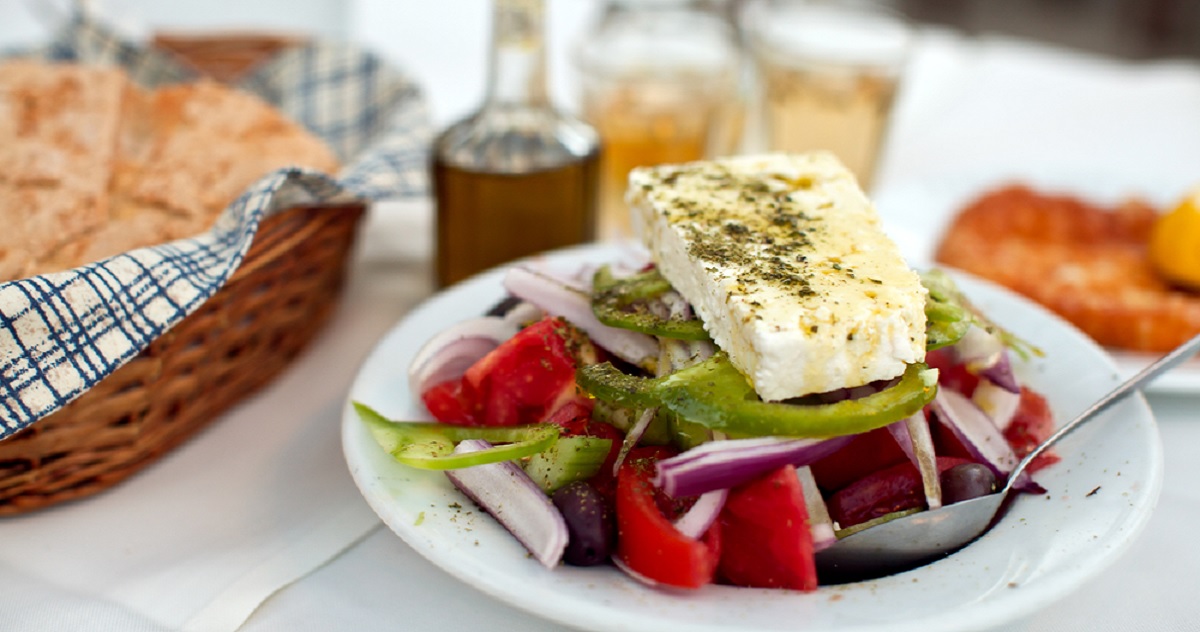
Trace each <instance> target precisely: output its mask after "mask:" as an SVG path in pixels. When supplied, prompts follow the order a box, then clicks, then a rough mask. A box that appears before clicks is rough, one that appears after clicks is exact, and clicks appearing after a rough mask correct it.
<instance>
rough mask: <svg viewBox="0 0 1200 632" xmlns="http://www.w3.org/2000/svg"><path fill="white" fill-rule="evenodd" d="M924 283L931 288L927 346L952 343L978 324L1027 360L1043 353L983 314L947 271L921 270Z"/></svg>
mask: <svg viewBox="0 0 1200 632" xmlns="http://www.w3.org/2000/svg"><path fill="white" fill-rule="evenodd" d="M921 284H922V285H924V286H925V289H927V290H929V300H927V301H925V319H926V321H927V324H926V326H925V335H926V344H925V348H926V349H928V350H930V351H932V350H933V349H937V348H939V347H945V346H948V345H952V344H954V343H956V342H958V341H959V340H961V339H962V337H963V336H964V335H966V333H967V330H968V329H970V328H971V325H976V326H979V327H982V328H984V329H986V330H987V331H989V332H991V333H993V334H995V335H996V336H998V337H999V338H1000V341H1001V342H1003V343H1004V346H1006V347H1008V348H1009V349H1012V350H1013V351H1014V352H1015V353H1016V354H1017V355H1019V356H1021V357H1022V358H1024V359H1026V360H1027V359H1029V358H1030V356H1034V355H1036V356H1041V355H1043V353H1042V350H1041V349H1039V348H1037V347H1036V346H1034V345H1032V344H1030V343H1028V342H1026V341H1025V340H1023V339H1021V338H1020V337H1018V336H1017V335H1016V334H1014V333H1012V332H1010V331H1008V330H1007V329H1004V328H1003V327H1001V326H999V325H997V324H996V323H993V322H992V321H991V320H989V319H988V318H987V317H986V316H984V315H983V314H982V313H981V312H980V311H979V310H978V309H976V308H975V306H974V305H972V304H971V301H970V300H969V299H968V298H967V297H966V295H965V294H963V293H962V290H960V289H958V285H957V284H956V283H955V282H954V279H952V278H950V275H948V274H946V272H945V271H944V270H939V269H937V268H933V269H930V270H926V271H925V272H923V273H921Z"/></svg>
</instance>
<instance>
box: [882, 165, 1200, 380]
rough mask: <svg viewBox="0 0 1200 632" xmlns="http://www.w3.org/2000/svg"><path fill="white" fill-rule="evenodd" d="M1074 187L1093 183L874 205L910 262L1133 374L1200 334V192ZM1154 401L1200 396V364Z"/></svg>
mask: <svg viewBox="0 0 1200 632" xmlns="http://www.w3.org/2000/svg"><path fill="white" fill-rule="evenodd" d="M1078 181H1079V182H1084V183H1087V184H1086V185H1085V186H1071V185H1070V184H1069V183H1066V182H1069V181H1053V180H1047V179H1038V178H1019V177H1016V178H1014V177H1009V178H994V179H991V180H985V179H972V182H973V183H974V184H972V185H971V186H965V184H964V182H956V183H954V184H952V185H944V186H938V185H935V184H928V183H926V184H923V185H916V186H911V187H906V188H902V189H901V188H897V189H893V190H892V191H890V192H886V191H885V192H881V194H880V195H879V196H877V203H878V206H879V209H880V213H881V215H882V216H883V217H885V219H886V221H887V222H888V223H890V224H892V225H893V226H895V227H897V232H898V233H900V234H901V237H900V238H899V241H900V243H901V244H902V248H904V249H905V254H906V255H908V256H909V257H912V258H913V259H916V260H924V261H933V262H935V263H937V264H939V265H944V266H950V267H954V268H958V269H960V270H964V271H966V272H969V273H971V274H973V275H975V276H978V277H982V278H985V279H988V280H990V281H992V282H994V283H997V284H999V285H1002V286H1004V287H1007V288H1009V289H1011V290H1013V291H1016V292H1018V293H1020V294H1022V295H1024V296H1026V297H1028V298H1031V299H1033V300H1034V301H1036V302H1038V303H1040V304H1042V305H1043V306H1045V307H1047V308H1048V309H1050V310H1051V311H1053V312H1055V313H1056V314H1058V315H1059V316H1061V317H1062V318H1063V319H1065V320H1067V321H1068V322H1070V323H1072V324H1073V325H1075V326H1076V327H1078V328H1079V329H1080V330H1082V331H1083V332H1084V333H1086V334H1087V335H1088V336H1090V337H1091V338H1092V339H1094V340H1096V341H1097V342H1098V343H1100V344H1101V345H1103V346H1104V347H1105V348H1106V349H1108V350H1109V351H1110V352H1111V353H1112V355H1113V357H1114V359H1115V360H1116V361H1117V364H1118V366H1119V368H1120V369H1121V371H1122V373H1125V374H1127V375H1133V374H1135V373H1136V372H1138V371H1139V370H1141V368H1143V367H1144V366H1145V365H1147V364H1149V363H1150V362H1151V361H1153V360H1154V359H1155V358H1157V357H1158V356H1159V355H1161V354H1162V353H1165V352H1167V351H1169V350H1171V349H1173V348H1174V347H1176V346H1178V345H1179V344H1181V343H1183V342H1184V341H1185V340H1187V339H1188V338H1190V337H1192V336H1193V335H1195V334H1197V333H1200V189H1192V190H1190V191H1189V190H1188V189H1187V188H1186V187H1184V186H1180V185H1176V186H1167V185H1158V186H1144V187H1141V188H1139V187H1138V186H1137V185H1136V184H1123V185H1122V184H1119V181H1116V182H1114V181H1113V180H1112V179H1103V178H1080V179H1079V180H1078ZM1095 183H1104V184H1103V185H1102V186H1096V184H1095ZM1197 184H1200V182H1197ZM1167 189H1172V190H1167ZM1151 390H1153V391H1156V392H1175V393H1187V394H1191V393H1200V358H1197V359H1195V360H1192V361H1191V362H1190V363H1187V364H1185V365H1183V366H1182V367H1180V369H1179V370H1177V371H1175V372H1173V373H1172V374H1171V375H1168V376H1165V377H1164V378H1163V379H1161V380H1158V381H1156V382H1155V384H1154V385H1153V386H1152V387H1151Z"/></svg>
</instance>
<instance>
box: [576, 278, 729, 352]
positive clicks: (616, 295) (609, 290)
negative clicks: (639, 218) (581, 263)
mask: <svg viewBox="0 0 1200 632" xmlns="http://www.w3.org/2000/svg"><path fill="white" fill-rule="evenodd" d="M670 290H671V283H670V282H669V281H667V280H666V279H665V278H663V276H662V275H661V274H659V272H658V270H648V271H646V272H640V273H638V274H635V275H633V276H629V277H624V278H616V277H614V276H613V274H612V271H611V270H610V269H609V268H608V266H602V267H601V268H600V269H599V270H597V271H596V274H595V275H594V277H593V278H592V313H594V314H595V315H596V318H597V319H598V320H599V321H600V322H602V323H604V324H605V325H608V326H610V327H620V328H621V329H630V330H633V331H638V332H641V333H644V334H649V335H652V336H661V337H663V338H677V339H680V340H708V339H709V337H708V332H706V331H704V323H703V322H701V321H700V319H698V318H687V319H685V318H662V317H660V316H657V315H655V314H654V313H652V312H651V311H650V310H649V309H647V308H646V305H645V302H646V301H650V300H654V299H656V298H658V297H660V296H662V295H663V294H665V293H666V292H669V291H670Z"/></svg>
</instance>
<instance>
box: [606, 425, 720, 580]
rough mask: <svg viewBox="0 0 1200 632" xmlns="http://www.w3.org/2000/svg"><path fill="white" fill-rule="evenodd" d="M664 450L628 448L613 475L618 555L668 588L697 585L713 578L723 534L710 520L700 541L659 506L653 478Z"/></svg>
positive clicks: (624, 561) (670, 454)
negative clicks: (685, 533) (672, 521)
mask: <svg viewBox="0 0 1200 632" xmlns="http://www.w3.org/2000/svg"><path fill="white" fill-rule="evenodd" d="M672 454H673V451H672V450H670V449H668V448H662V447H650V448H636V449H634V450H632V451H630V453H629V455H628V456H627V457H626V459H625V461H624V462H623V463H622V464H621V469H620V471H619V472H618V474H617V558H618V559H620V560H621V561H622V562H623V563H624V564H625V565H626V566H628V567H629V568H630V569H631V570H633V571H635V572H637V573H639V574H641V575H642V576H644V577H646V578H648V579H651V580H653V581H656V582H658V583H660V584H664V585H667V586H675V587H677V588H700V587H701V586H704V585H706V584H710V583H712V581H713V577H714V576H715V574H716V570H717V562H718V560H719V559H720V549H721V537H720V527H719V524H718V523H714V524H713V527H710V528H709V530H708V532H707V533H705V534H704V536H703V537H702V538H700V539H696V538H689V537H687V536H685V535H683V534H682V533H680V532H679V530H678V529H676V528H675V526H674V525H673V524H671V521H670V520H669V519H668V518H667V516H665V515H664V514H663V512H662V510H661V509H660V508H659V503H658V502H657V501H656V498H655V496H656V490H655V488H654V485H653V483H651V482H650V481H651V479H652V478H653V477H654V463H655V461H658V460H659V459H663V458H666V457H669V456H672Z"/></svg>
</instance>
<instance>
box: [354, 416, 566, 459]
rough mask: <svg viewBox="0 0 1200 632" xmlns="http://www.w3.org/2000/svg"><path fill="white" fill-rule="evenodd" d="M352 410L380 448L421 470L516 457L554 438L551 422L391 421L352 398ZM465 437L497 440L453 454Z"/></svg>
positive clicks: (534, 451)
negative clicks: (465, 423) (464, 423)
mask: <svg viewBox="0 0 1200 632" xmlns="http://www.w3.org/2000/svg"><path fill="white" fill-rule="evenodd" d="M354 410H355V411H356V412H357V413H358V416H359V418H360V419H362V420H363V423H365V424H366V425H367V428H368V429H369V430H370V431H371V435H372V436H373V437H375V441H377V442H378V443H379V445H380V447H382V448H383V449H384V450H386V451H387V452H388V453H389V454H391V455H392V457H393V458H395V459H396V460H397V461H399V462H401V463H403V464H405V465H409V466H412V467H416V468H421V469H424V470H455V469H459V468H463V467H471V466H473V465H485V464H488V463H498V462H500V461H511V460H513V459H520V458H523V457H527V456H530V455H533V454H537V453H538V452H541V451H543V450H546V449H547V448H549V447H550V446H552V445H554V443H555V442H556V441H558V435H559V427H558V426H556V425H554V424H536V425H528V426H489V427H479V426H454V425H450V424H440V423H432V422H423V421H391V420H389V419H387V418H385V417H384V416H383V415H380V414H379V413H378V412H376V411H375V410H374V409H372V408H371V407H370V406H367V405H365V404H361V403H359V402H354ZM467 439H483V440H484V441H487V442H489V443H501V444H503V445H497V446H493V447H491V448H488V449H486V450H480V451H478V452H469V453H466V454H454V445H455V444H456V443H458V442H459V441H465V440H467Z"/></svg>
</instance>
